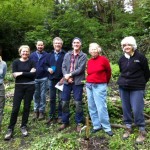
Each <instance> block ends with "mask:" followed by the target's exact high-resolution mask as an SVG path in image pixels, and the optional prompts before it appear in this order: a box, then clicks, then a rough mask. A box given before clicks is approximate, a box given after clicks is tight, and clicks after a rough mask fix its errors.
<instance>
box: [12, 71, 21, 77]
mask: <svg viewBox="0 0 150 150" xmlns="http://www.w3.org/2000/svg"><path fill="white" fill-rule="evenodd" d="M20 75H22V72H14V73H13V76H14V78H16V77H18V76H20Z"/></svg>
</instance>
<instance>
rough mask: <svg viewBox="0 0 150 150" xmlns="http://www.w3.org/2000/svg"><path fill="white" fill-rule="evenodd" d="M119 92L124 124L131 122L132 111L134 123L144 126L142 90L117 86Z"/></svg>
mask: <svg viewBox="0 0 150 150" xmlns="http://www.w3.org/2000/svg"><path fill="white" fill-rule="evenodd" d="M119 92H120V97H121V100H122V109H123V117H124V123H125V124H126V126H128V125H131V124H132V121H133V119H132V113H133V116H134V122H135V124H136V125H137V126H138V127H144V126H145V119H144V114H143V110H144V90H127V89H123V88H119Z"/></svg>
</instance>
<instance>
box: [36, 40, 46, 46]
mask: <svg viewBox="0 0 150 150" xmlns="http://www.w3.org/2000/svg"><path fill="white" fill-rule="evenodd" d="M39 42H42V43H43V45H44V42H43V41H42V40H38V41H36V45H37V43H39Z"/></svg>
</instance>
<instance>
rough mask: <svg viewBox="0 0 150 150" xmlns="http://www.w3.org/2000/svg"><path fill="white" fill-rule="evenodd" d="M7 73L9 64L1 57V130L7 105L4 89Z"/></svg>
mask: <svg viewBox="0 0 150 150" xmlns="http://www.w3.org/2000/svg"><path fill="white" fill-rule="evenodd" d="M6 72H7V64H6V62H5V61H3V60H2V57H1V56H0V130H1V124H2V117H3V110H4V105H5V87H4V78H5V75H6Z"/></svg>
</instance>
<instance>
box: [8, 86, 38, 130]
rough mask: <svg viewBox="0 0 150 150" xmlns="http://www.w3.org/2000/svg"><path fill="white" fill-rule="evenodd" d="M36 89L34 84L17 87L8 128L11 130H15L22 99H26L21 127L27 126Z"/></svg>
mask: <svg viewBox="0 0 150 150" xmlns="http://www.w3.org/2000/svg"><path fill="white" fill-rule="evenodd" d="M34 89H35V85H34V84H30V85H29V84H18V85H16V86H15V91H14V99H13V108H12V113H11V118H10V124H9V126H8V128H9V129H12V130H13V129H14V126H15V124H16V122H17V117H18V112H19V109H20V105H21V101H22V99H24V106H23V115H22V123H21V127H23V126H26V125H27V122H28V117H29V112H30V106H31V101H32V99H33V94H34Z"/></svg>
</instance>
